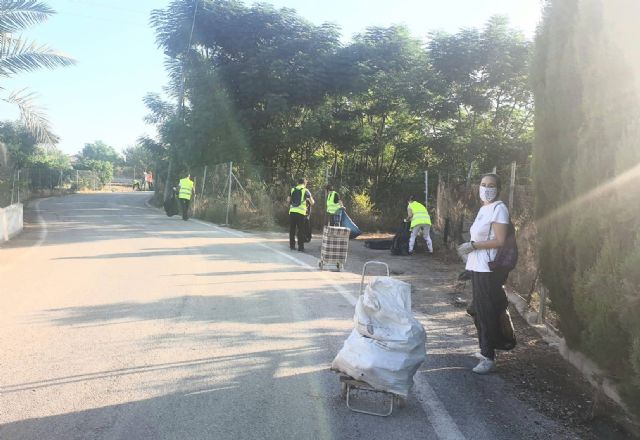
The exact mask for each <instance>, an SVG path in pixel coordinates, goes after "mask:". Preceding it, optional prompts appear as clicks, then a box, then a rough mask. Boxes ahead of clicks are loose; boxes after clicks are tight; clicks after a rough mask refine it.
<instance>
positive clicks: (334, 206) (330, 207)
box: [327, 191, 341, 215]
mask: <svg viewBox="0 0 640 440" xmlns="http://www.w3.org/2000/svg"><path fill="white" fill-rule="evenodd" d="M336 194H337V193H336V192H335V191H329V195H328V196H327V212H328V213H329V214H331V215H333V214H335V213H336V212H338V209H340V208H341V207H340V203H334V202H333V199H334V196H335V195H336Z"/></svg>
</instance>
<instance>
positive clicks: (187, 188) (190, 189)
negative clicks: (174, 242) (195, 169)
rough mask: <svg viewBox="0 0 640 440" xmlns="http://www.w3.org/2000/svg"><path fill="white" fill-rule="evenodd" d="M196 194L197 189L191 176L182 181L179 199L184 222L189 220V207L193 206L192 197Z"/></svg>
mask: <svg viewBox="0 0 640 440" xmlns="http://www.w3.org/2000/svg"><path fill="white" fill-rule="evenodd" d="M195 194H196V189H195V187H194V185H193V179H191V174H188V175H187V177H185V178H183V179H180V183H179V184H178V199H179V200H180V207H181V208H182V220H185V221H186V220H189V205H190V204H191V197H193V196H194V195H195Z"/></svg>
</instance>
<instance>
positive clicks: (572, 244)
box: [533, 0, 640, 414]
mask: <svg viewBox="0 0 640 440" xmlns="http://www.w3.org/2000/svg"><path fill="white" fill-rule="evenodd" d="M639 15H640V5H639V4H638V3H637V2H636V1H634V0H606V1H605V0H588V1H579V0H571V1H567V0H563V1H550V2H548V6H547V8H546V10H545V18H544V24H543V27H542V29H541V31H540V32H539V35H538V37H537V48H536V57H535V64H534V66H535V69H534V75H533V80H534V81H533V82H534V85H535V96H536V108H537V113H536V142H535V149H534V158H535V162H534V165H535V166H534V177H535V184H536V210H537V215H538V217H539V220H538V221H537V227H538V231H539V234H540V242H541V246H540V265H541V269H542V279H543V282H544V283H545V285H547V286H548V287H549V291H550V294H551V299H552V302H553V306H554V308H555V309H556V310H557V311H558V313H559V314H560V318H561V321H560V326H561V330H562V332H563V334H564V335H565V337H566V340H567V343H568V344H569V346H570V347H572V348H573V349H576V350H580V351H582V352H584V353H586V354H587V355H588V356H589V357H590V358H591V359H593V360H594V361H596V362H597V363H598V364H599V366H600V367H601V368H603V369H604V370H605V372H606V374H607V376H608V377H612V378H615V379H616V381H617V383H618V384H619V386H620V390H621V392H622V394H623V396H624V397H625V398H626V400H627V402H628V403H629V404H630V406H631V407H632V408H633V409H635V411H636V412H637V413H638V414H640V321H639V320H638V315H640V276H638V267H639V264H640V235H639V234H638V231H639V230H640V204H639V203H638V200H639V197H640V189H639V188H640V172H639V171H638V170H640V124H639V123H638V122H639V121H640V89H639V87H638V83H637V81H636V79H637V78H638V76H639V75H640V64H638V63H637V59H638V57H637V55H638V53H637V47H636V45H635V42H636V41H637V38H633V36H634V35H635V36H638V37H640V33H639V32H638V29H637V27H636V26H635V23H634V22H633V20H629V19H628V17H637V16H639Z"/></svg>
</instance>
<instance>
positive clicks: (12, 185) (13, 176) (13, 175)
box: [11, 170, 16, 205]
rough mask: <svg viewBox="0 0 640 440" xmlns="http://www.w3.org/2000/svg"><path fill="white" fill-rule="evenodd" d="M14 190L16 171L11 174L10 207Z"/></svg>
mask: <svg viewBox="0 0 640 440" xmlns="http://www.w3.org/2000/svg"><path fill="white" fill-rule="evenodd" d="M15 189H16V171H15V170H13V174H12V175H11V205H13V192H14V191H15Z"/></svg>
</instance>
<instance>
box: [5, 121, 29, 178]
mask: <svg viewBox="0 0 640 440" xmlns="http://www.w3.org/2000/svg"><path fill="white" fill-rule="evenodd" d="M0 144H2V145H4V146H5V148H6V149H7V152H8V155H9V158H10V162H11V164H12V165H13V166H14V167H15V168H18V169H20V168H23V167H24V166H25V165H26V164H27V162H28V161H29V158H30V156H31V155H32V154H33V153H34V152H35V150H36V145H37V141H36V138H35V136H34V135H33V134H32V132H31V131H30V130H28V129H27V127H26V126H25V125H24V124H22V123H18V122H11V121H5V122H0Z"/></svg>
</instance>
